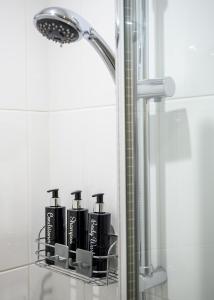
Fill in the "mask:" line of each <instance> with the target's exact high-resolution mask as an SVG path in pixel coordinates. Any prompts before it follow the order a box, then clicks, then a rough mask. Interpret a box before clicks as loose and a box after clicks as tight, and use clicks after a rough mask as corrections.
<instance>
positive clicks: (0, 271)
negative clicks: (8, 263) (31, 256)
mask: <svg viewBox="0 0 214 300" xmlns="http://www.w3.org/2000/svg"><path fill="white" fill-rule="evenodd" d="M32 265H34V262H31V263H28V264H23V265H19V266H16V267H11V268H7V269H3V270H0V276H1V275H3V274H4V273H7V272H13V271H16V270H19V269H23V268H26V267H29V266H32Z"/></svg>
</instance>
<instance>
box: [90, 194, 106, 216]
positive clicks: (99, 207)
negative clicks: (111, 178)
mask: <svg viewBox="0 0 214 300" xmlns="http://www.w3.org/2000/svg"><path fill="white" fill-rule="evenodd" d="M103 196H104V194H103V193H99V194H94V195H92V197H96V198H97V202H96V204H95V209H94V212H98V213H102V212H103V206H104V203H103Z"/></svg>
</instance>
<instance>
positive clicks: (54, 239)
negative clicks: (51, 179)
mask: <svg viewBox="0 0 214 300" xmlns="http://www.w3.org/2000/svg"><path fill="white" fill-rule="evenodd" d="M47 192H48V193H52V198H51V200H52V201H53V203H51V205H50V206H47V207H45V242H46V244H50V245H53V246H54V245H55V243H59V244H65V207H64V206H63V207H62V206H60V205H59V189H53V190H49V191H47ZM45 254H46V256H49V255H50V256H54V254H55V251H54V248H53V247H49V246H46V248H45ZM46 263H48V264H51V265H53V264H54V262H53V261H52V260H51V259H46Z"/></svg>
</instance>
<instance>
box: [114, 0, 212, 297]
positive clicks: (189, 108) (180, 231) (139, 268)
mask: <svg viewBox="0 0 214 300" xmlns="http://www.w3.org/2000/svg"><path fill="white" fill-rule="evenodd" d="M213 12H214V3H213V1H210V0H206V1H201V0H197V1H187V2H186V1H178V0H151V1H150V0H140V1H139V0H134V1H130V0H124V1H118V19H119V21H120V22H118V24H119V25H118V31H117V32H118V36H117V41H118V44H117V47H118V70H117V72H118V99H119V105H118V107H119V134H120V207H121V211H122V212H123V214H122V216H121V219H120V225H121V226H120V228H121V231H120V234H121V237H120V238H121V244H122V245H123V243H124V241H126V245H127V247H126V252H125V251H124V250H123V248H122V251H121V256H122V257H121V295H122V296H121V297H122V298H121V299H128V300H131V299H147V300H154V299H155V300H160V299H161V300H163V299H164V300H166V299H170V300H181V299H182V300H202V299H203V300H212V299H213V298H214V288H213V278H214V268H213V263H214V259H213V253H214V252H213V250H214V249H213V243H214V239H213V237H214V223H213V215H214V201H213V200H214V189H213V186H214V185H213V180H214V168H213V162H214V160H213V146H214V144H213V140H214V139H213V134H214V114H213V109H214V104H213V103H214V102H213V93H214V77H213V74H214V73H213V70H214V38H213V36H212V34H211V32H212V30H213V25H214V22H213ZM121 78H122V80H121ZM124 174H125V175H124ZM124 199H126V201H124Z"/></svg>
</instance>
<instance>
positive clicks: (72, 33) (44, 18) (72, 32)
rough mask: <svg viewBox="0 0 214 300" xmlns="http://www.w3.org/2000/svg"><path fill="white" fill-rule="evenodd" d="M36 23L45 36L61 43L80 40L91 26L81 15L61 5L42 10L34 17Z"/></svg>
mask: <svg viewBox="0 0 214 300" xmlns="http://www.w3.org/2000/svg"><path fill="white" fill-rule="evenodd" d="M34 24H35V26H36V28H37V29H38V31H39V32H40V33H41V34H42V35H43V36H45V37H46V38H47V39H49V40H52V41H54V42H58V43H60V44H65V43H72V42H75V41H78V40H79V39H81V38H82V36H83V34H85V32H86V31H87V28H88V27H89V26H85V25H86V22H85V21H84V20H83V19H82V18H81V17H80V16H78V15H77V14H75V13H73V12H71V11H69V10H66V9H63V8H59V7H49V8H46V9H44V10H42V11H41V12H40V13H38V14H37V15H36V16H35V17H34ZM87 25H88V24H87Z"/></svg>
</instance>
